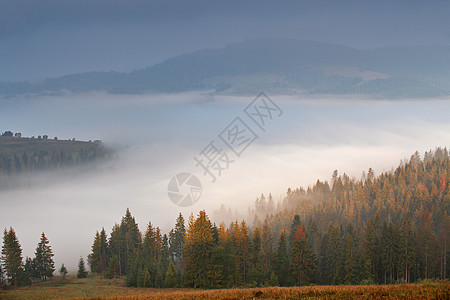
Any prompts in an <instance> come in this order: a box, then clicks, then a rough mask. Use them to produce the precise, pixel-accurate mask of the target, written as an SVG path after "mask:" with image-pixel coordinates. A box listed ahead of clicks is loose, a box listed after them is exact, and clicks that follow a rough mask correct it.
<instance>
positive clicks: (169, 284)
mask: <svg viewBox="0 0 450 300" xmlns="http://www.w3.org/2000/svg"><path fill="white" fill-rule="evenodd" d="M177 285H178V275H177V269H176V268H175V264H174V263H173V261H170V263H169V267H168V268H167V272H166V278H165V281H164V287H166V288H174V287H177Z"/></svg>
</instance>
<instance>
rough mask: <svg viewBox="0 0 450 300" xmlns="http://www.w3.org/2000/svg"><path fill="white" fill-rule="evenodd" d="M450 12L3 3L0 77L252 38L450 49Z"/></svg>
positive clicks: (133, 64)
mask: <svg viewBox="0 0 450 300" xmlns="http://www.w3.org/2000/svg"><path fill="white" fill-rule="evenodd" d="M449 15H450V2H449V1H445V0H428V1H413V0H379V1H372V0H371V1H369V0H343V1H334V0H328V1H324V0H310V1H298V0H295V1H294V0H292V1H267V0H259V1H234V0H232V1H211V0H203V1H199V0H193V1H183V0H178V1H174V0H160V1H147V0H140V1H139V0H130V1H117V0H98V1H89V0H65V1H58V0H40V1H35V0H3V1H0V80H3V81H4V80H38V79H42V78H46V77H49V76H59V75H65V74H70V73H75V72H85V71H94V70H96V71H102V70H116V71H130V70H133V69H137V68H142V67H145V66H148V65H153V64H154V63H157V62H161V61H162V60H164V59H166V58H168V57H171V56H174V55H178V54H181V53H185V52H190V51H195V50H198V49H202V48H205V47H209V48H211V47H223V46H225V45H226V44H228V43H230V42H237V41H241V40H243V39H247V38H255V37H288V38H298V39H312V40H321V41H328V42H333V43H339V44H345V45H349V46H353V47H358V48H370V47H380V46H390V45H411V44H449V43H450V21H449V18H448V16H449Z"/></svg>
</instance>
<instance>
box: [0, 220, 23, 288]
mask: <svg viewBox="0 0 450 300" xmlns="http://www.w3.org/2000/svg"><path fill="white" fill-rule="evenodd" d="M2 262H3V267H4V270H5V272H6V278H7V279H8V282H9V283H10V284H11V285H13V286H16V287H17V286H19V284H21V283H22V282H21V279H22V278H23V276H22V274H23V272H24V268H23V262H22V248H21V247H20V244H19V240H18V239H17V236H16V232H15V231H14V229H13V228H12V227H10V229H9V230H6V229H5V231H4V233H3V247H2Z"/></svg>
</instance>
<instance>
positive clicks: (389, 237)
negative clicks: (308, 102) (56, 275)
mask: <svg viewBox="0 0 450 300" xmlns="http://www.w3.org/2000/svg"><path fill="white" fill-rule="evenodd" d="M449 179H450V160H449V155H448V152H447V150H446V149H445V148H444V149H441V148H437V149H436V150H435V151H430V152H426V153H425V157H424V159H423V160H422V159H421V158H420V155H419V154H418V153H417V152H416V153H415V154H414V155H412V156H411V159H410V160H409V161H405V162H402V163H401V164H400V165H399V166H398V167H397V168H396V169H395V170H392V171H390V172H384V173H382V174H380V175H379V176H375V172H374V171H373V170H372V169H369V171H368V172H367V174H363V176H362V178H361V179H359V180H356V179H350V178H349V177H348V176H347V175H346V174H343V175H342V176H340V175H339V174H338V172H337V171H335V172H333V175H332V179H331V182H330V183H328V182H327V181H324V182H321V181H317V182H316V183H315V184H314V185H313V186H312V187H308V189H306V190H305V189H302V188H297V189H295V190H291V189H288V191H287V193H286V196H285V197H284V199H282V200H281V201H278V203H275V201H274V200H273V199H272V197H271V196H270V195H269V197H268V200H267V201H266V198H265V197H264V196H263V195H262V196H261V197H258V199H257V201H256V203H255V208H254V209H252V210H250V212H249V217H252V220H253V223H252V225H251V226H250V225H248V224H247V222H246V221H245V220H241V221H237V220H233V221H231V222H229V223H228V225H226V224H225V223H224V222H221V223H220V224H219V225H218V226H217V225H216V223H214V222H213V221H211V220H210V218H209V216H208V215H207V213H206V212H205V211H200V212H199V213H198V215H197V216H194V215H192V214H191V215H190V216H189V218H188V220H187V222H185V219H184V217H183V215H182V214H181V213H180V214H179V215H178V217H177V219H176V221H175V226H174V228H173V229H172V230H170V231H169V232H168V233H167V234H163V233H162V231H161V229H160V228H159V227H155V226H154V225H153V224H152V223H151V222H149V223H148V224H147V226H146V229H145V231H144V232H141V231H140V229H139V226H138V224H137V222H136V220H135V218H134V217H133V216H132V214H131V212H130V210H129V209H127V210H126V213H125V215H124V216H123V217H122V220H121V222H120V223H118V224H115V225H114V226H113V228H112V230H111V232H110V234H109V236H108V234H107V233H106V231H105V229H104V228H102V229H101V230H100V231H99V232H96V234H95V236H94V242H93V244H92V247H91V253H90V254H89V256H88V264H89V266H90V269H91V272H94V273H100V274H103V275H104V276H105V277H106V278H114V277H118V276H125V278H126V284H127V286H136V287H194V288H229V287H242V286H248V287H251V286H276V285H280V286H291V285H308V284H324V285H329V284H392V283H411V282H418V281H420V280H422V279H429V278H431V279H446V278H448V276H449V268H448V266H447V261H448V259H449V251H448V247H447V241H448V240H449V232H450V230H449V223H450V222H449V221H450V220H449V211H448V210H449V208H450V206H449V203H450V201H449V200H450V193H449V187H448V182H449ZM225 210H226V209H225ZM247 220H249V218H247ZM11 230H12V229H10V231H11ZM10 231H6V230H5V236H7V233H8V234H9V232H10ZM8 236H9V235H8ZM4 240H6V239H5V238H4ZM11 240H14V239H11ZM41 240H42V239H41ZM8 241H9V238H8ZM8 243H10V242H8ZM4 244H5V242H4ZM12 244H14V243H12ZM8 245H9V244H8ZM4 248H5V246H4ZM16 248H17V247H16ZM2 253H3V252H2ZM36 253H37V251H36ZM3 255H4V254H3ZM36 257H37V254H36ZM3 261H5V258H3ZM15 261H16V265H17V264H20V263H18V262H19V261H21V258H20V259H18V258H16V260H15ZM4 266H6V265H5V264H4ZM79 269H83V270H84V261H83V259H82V258H80V262H79ZM24 270H25V269H24ZM6 273H7V274H8V275H7V276H10V275H9V271H8V270H7V271H6ZM79 273H80V270H79ZM39 274H41V273H39ZM40 278H42V277H40ZM8 280H12V279H10V278H9V277H8ZM11 282H14V281H11Z"/></svg>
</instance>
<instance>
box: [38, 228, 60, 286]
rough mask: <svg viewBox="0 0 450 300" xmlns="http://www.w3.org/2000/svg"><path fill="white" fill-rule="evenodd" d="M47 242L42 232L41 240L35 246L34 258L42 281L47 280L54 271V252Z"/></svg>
mask: <svg viewBox="0 0 450 300" xmlns="http://www.w3.org/2000/svg"><path fill="white" fill-rule="evenodd" d="M49 244H50V242H49V240H48V239H47V237H46V236H45V233H44V232H43V233H42V235H41V240H40V242H39V244H38V246H37V248H36V252H35V260H36V269H37V272H38V274H39V278H40V279H42V280H44V281H45V280H47V278H50V277H53V272H54V271H55V262H54V261H53V256H54V254H53V250H52V248H51V246H50V245H49Z"/></svg>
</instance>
